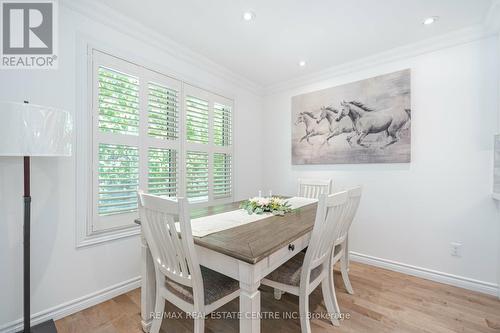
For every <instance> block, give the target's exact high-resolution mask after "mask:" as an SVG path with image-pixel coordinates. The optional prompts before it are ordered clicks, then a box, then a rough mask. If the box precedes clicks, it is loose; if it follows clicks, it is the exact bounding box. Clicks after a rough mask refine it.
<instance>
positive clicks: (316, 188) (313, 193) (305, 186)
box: [274, 178, 332, 300]
mask: <svg viewBox="0 0 500 333" xmlns="http://www.w3.org/2000/svg"><path fill="white" fill-rule="evenodd" d="M298 183H299V186H298V190H297V196H298V197H303V198H311V199H318V198H319V196H320V195H321V194H326V195H328V194H330V193H332V180H331V179H303V178H299V180H298ZM303 251H304V252H305V250H303ZM284 293H285V292H284V291H283V290H279V289H274V299H276V300H280V299H281V297H282V296H283V294H284Z"/></svg>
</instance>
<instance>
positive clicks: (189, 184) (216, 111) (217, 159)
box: [184, 85, 233, 205]
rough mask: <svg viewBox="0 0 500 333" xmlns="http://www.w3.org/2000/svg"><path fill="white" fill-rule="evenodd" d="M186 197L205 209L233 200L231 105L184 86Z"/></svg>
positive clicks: (215, 96)
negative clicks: (211, 204)
mask: <svg viewBox="0 0 500 333" xmlns="http://www.w3.org/2000/svg"><path fill="white" fill-rule="evenodd" d="M184 101H185V105H186V114H185V118H184V119H185V128H186V143H185V146H186V153H185V172H186V177H185V181H186V186H185V188H186V195H187V197H188V198H189V199H190V201H191V202H196V203H201V202H203V203H204V205H207V204H210V203H214V202H228V201H232V199H233V181H232V176H233V171H232V170H233V164H232V151H233V147H232V140H233V139H232V135H233V131H232V101H230V100H228V99H226V98H224V97H221V96H219V95H217V94H213V93H210V92H208V91H206V90H202V89H199V88H196V87H193V86H190V85H184Z"/></svg>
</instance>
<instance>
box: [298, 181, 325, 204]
mask: <svg viewBox="0 0 500 333" xmlns="http://www.w3.org/2000/svg"><path fill="white" fill-rule="evenodd" d="M331 191H332V180H331V179H300V178H299V189H298V191H297V196H299V197H304V198H312V199H318V198H319V196H320V195H321V194H326V195H328V194H330V193H331Z"/></svg>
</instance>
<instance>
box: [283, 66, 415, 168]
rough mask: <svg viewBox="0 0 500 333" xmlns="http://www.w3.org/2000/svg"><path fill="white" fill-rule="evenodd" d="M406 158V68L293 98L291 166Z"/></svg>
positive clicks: (408, 144) (408, 138) (408, 153)
mask: <svg viewBox="0 0 500 333" xmlns="http://www.w3.org/2000/svg"><path fill="white" fill-rule="evenodd" d="M410 161H411V71H410V69H405V70H401V71H398V72H394V73H389V74H384V75H380V76H376V77H373V78H369V79H366V80H362V81H357V82H352V83H348V84H344V85H341V86H337V87H332V88H327V89H323V90H319V91H315V92H310V93H307V94H302V95H298V96H294V97H292V164H346V163H353V164H354V163H409V162H410Z"/></svg>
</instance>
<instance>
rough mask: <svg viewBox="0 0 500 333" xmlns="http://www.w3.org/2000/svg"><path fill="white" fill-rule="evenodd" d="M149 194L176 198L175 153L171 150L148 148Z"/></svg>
mask: <svg viewBox="0 0 500 333" xmlns="http://www.w3.org/2000/svg"><path fill="white" fill-rule="evenodd" d="M148 170H149V172H148V188H149V193H152V194H155V195H163V196H167V197H175V196H177V152H176V151H175V150H173V149H161V148H149V154H148Z"/></svg>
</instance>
